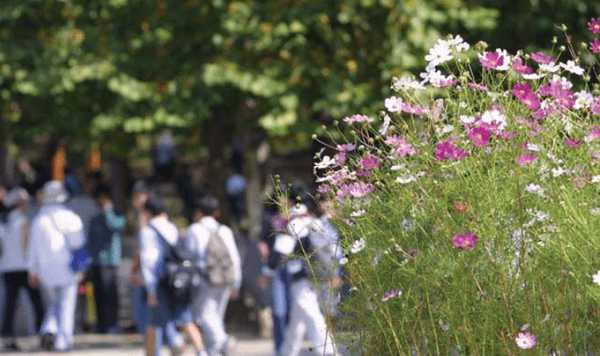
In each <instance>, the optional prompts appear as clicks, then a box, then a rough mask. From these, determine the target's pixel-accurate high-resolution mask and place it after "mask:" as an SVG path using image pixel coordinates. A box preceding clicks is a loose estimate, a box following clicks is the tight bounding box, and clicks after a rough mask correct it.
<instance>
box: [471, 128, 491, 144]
mask: <svg viewBox="0 0 600 356" xmlns="http://www.w3.org/2000/svg"><path fill="white" fill-rule="evenodd" d="M467 136H469V138H470V139H471V140H472V141H473V144H474V145H475V146H477V147H481V146H485V145H487V144H488V142H490V131H489V130H486V129H485V128H483V127H476V128H474V129H472V130H469V132H468V133H467Z"/></svg>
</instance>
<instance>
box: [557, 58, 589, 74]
mask: <svg viewBox="0 0 600 356" xmlns="http://www.w3.org/2000/svg"><path fill="white" fill-rule="evenodd" d="M559 66H560V67H561V68H564V69H565V70H566V71H567V72H571V73H573V74H577V75H583V73H584V72H585V71H584V70H583V68H581V67H580V66H578V65H577V64H575V61H567V64H564V63H560V64H559Z"/></svg>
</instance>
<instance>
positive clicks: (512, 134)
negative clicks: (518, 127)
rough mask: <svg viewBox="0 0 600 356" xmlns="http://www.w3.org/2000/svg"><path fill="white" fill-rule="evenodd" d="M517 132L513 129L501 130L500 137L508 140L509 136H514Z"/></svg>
mask: <svg viewBox="0 0 600 356" xmlns="http://www.w3.org/2000/svg"><path fill="white" fill-rule="evenodd" d="M516 136H517V133H516V132H515V131H506V132H503V133H502V135H500V137H502V138H503V139H505V140H508V139H509V138H511V137H516Z"/></svg>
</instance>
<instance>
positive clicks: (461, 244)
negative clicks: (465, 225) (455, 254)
mask: <svg viewBox="0 0 600 356" xmlns="http://www.w3.org/2000/svg"><path fill="white" fill-rule="evenodd" d="M476 242H477V236H475V235H473V234H472V233H470V232H465V233H464V234H456V235H454V238H453V239H452V244H453V245H454V247H457V248H466V249H467V250H470V249H471V248H472V247H473V246H474V245H475V243H476Z"/></svg>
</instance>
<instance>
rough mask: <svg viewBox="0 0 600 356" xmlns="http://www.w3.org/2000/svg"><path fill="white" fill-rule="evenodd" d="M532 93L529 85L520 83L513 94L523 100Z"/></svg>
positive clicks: (514, 88)
mask: <svg viewBox="0 0 600 356" xmlns="http://www.w3.org/2000/svg"><path fill="white" fill-rule="evenodd" d="M530 92H531V87H530V86H529V84H527V83H519V84H517V85H515V86H514V87H513V90H512V93H513V95H514V96H516V97H517V98H519V99H523V98H524V97H525V95H527V94H529V93H530Z"/></svg>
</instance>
